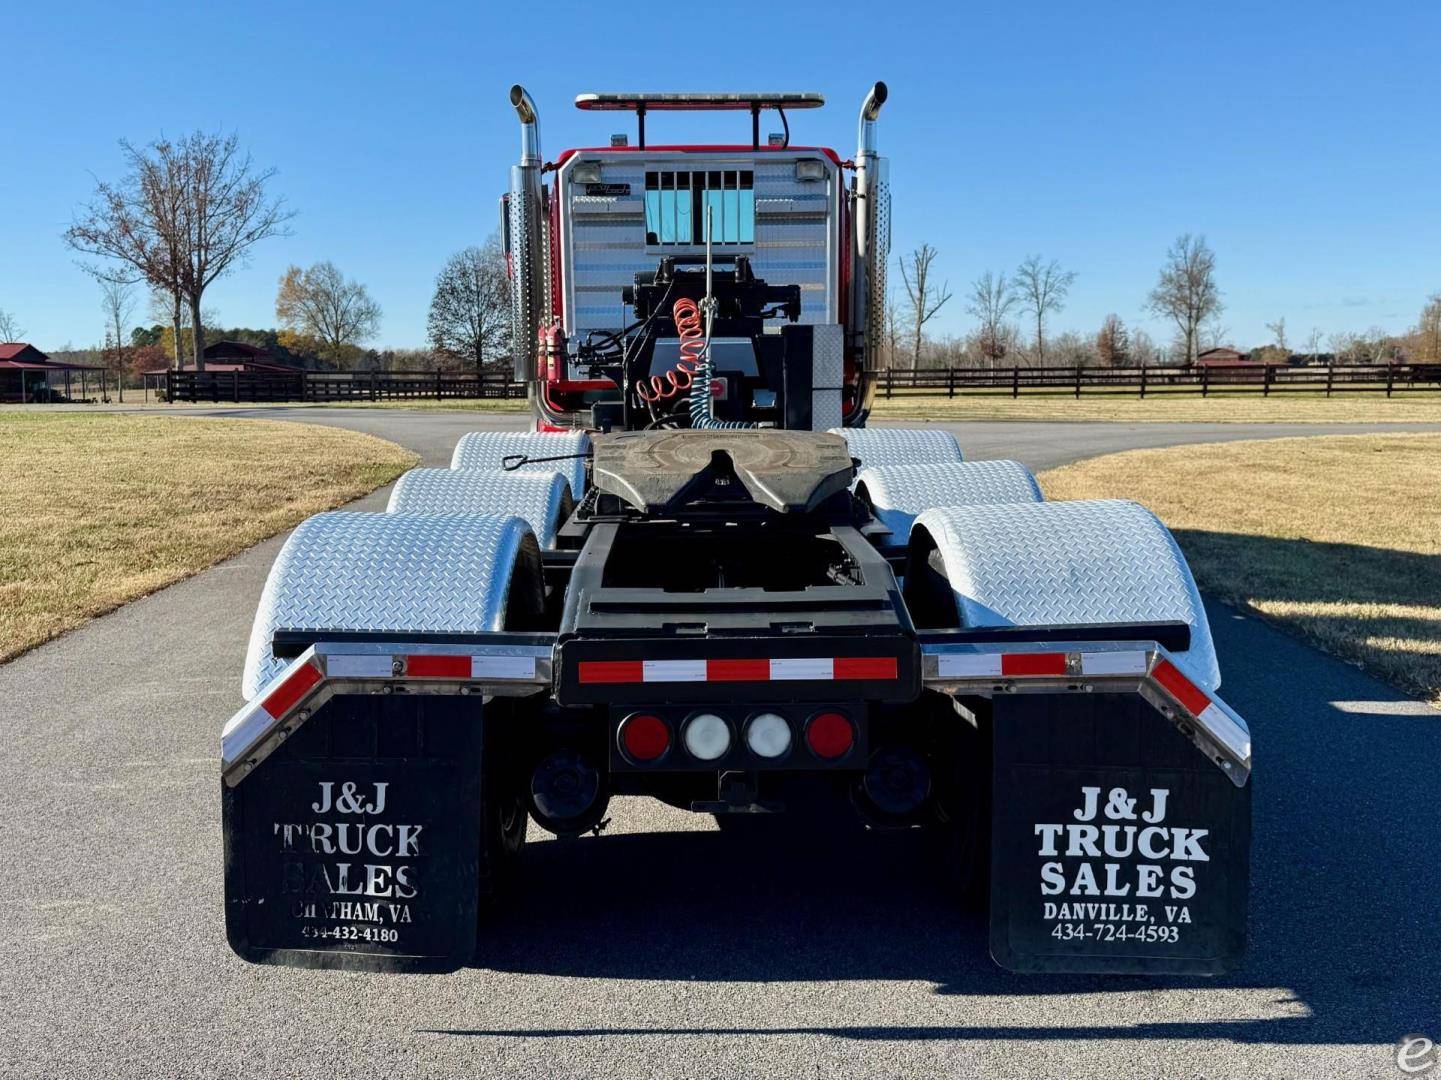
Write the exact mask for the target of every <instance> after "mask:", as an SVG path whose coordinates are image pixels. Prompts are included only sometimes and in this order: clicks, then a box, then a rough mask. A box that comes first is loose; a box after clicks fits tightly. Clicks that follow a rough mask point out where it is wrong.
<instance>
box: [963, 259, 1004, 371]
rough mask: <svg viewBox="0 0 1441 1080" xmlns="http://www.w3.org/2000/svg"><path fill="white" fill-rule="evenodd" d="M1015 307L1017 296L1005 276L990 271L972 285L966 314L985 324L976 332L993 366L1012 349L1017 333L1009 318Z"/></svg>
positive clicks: (978, 341)
mask: <svg viewBox="0 0 1441 1080" xmlns="http://www.w3.org/2000/svg"><path fill="white" fill-rule="evenodd" d="M1015 306H1016V294H1015V291H1014V289H1013V288H1012V286H1011V281H1010V279H1009V278H1007V277H1006V275H1005V274H993V273H992V272H991V271H989V270H987V271H986V272H985V273H984V274H982V275H981V276H980V277H978V278H976V280H975V281H973V282H971V293H970V298H969V299H968V301H967V303H966V311H967V312H969V313H970V314H971V315H972V316H974V317H975V318H976V319H977V320H978V321H979V322H980V324H981V325H980V327H979V328H978V329H977V331H976V345H977V348H978V349H979V351H980V353H981V355H982V356H983V357H984V358H985V359H986V361H987V363H989V364H990V365H991V366H992V367H994V366H995V364H996V363H997V361H999V360H1000V359H1002V358H1003V357H1004V356H1005V355H1006V352H1007V350H1008V349H1009V347H1010V346H1009V343H1010V340H1011V338H1012V337H1013V336H1014V332H1013V329H1012V328H1011V327H1010V326H1008V325H1007V323H1006V317H1007V316H1008V315H1010V313H1011V311H1012V310H1013V309H1014V308H1015Z"/></svg>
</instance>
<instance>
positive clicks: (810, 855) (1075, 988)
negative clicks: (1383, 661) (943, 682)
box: [0, 409, 1441, 1080]
mask: <svg viewBox="0 0 1441 1080" xmlns="http://www.w3.org/2000/svg"><path fill="white" fill-rule="evenodd" d="M228 411H231V412H233V410H228ZM333 412H334V413H335V414H339V415H331V412H330V411H326V410H314V409H309V410H295V413H296V418H297V419H304V420H314V421H319V422H339V423H342V424H344V425H345V426H347V427H357V428H362V429H364V430H374V431H376V432H377V433H379V434H386V435H388V436H389V437H391V438H394V439H396V440H397V441H400V442H403V443H406V444H407V445H411V446H414V447H415V448H416V449H417V450H418V451H420V452H421V453H422V454H423V455H424V456H425V458H426V460H427V462H428V463H435V464H443V463H445V462H446V461H447V460H448V458H449V447H450V445H451V444H452V443H453V441H454V439H455V437H456V436H457V435H458V434H459V433H460V432H462V431H465V430H470V429H472V428H474V427H477V426H481V425H478V424H477V423H475V422H474V419H473V418H469V417H465V416H463V415H460V414H452V413H399V412H396V413H390V412H387V413H373V412H366V411H356V410H334V411H333ZM193 414H194V410H187V415H193ZM264 415H266V416H271V417H273V416H276V415H277V410H270V409H267V410H264ZM515 422H516V420H515V418H514V417H494V416H488V417H485V418H483V419H482V424H485V425H497V426H506V425H508V424H513V423H515ZM956 427H957V428H958V430H960V432H961V434H962V440H963V444H964V445H965V446H966V447H967V449H968V450H969V451H971V452H972V454H973V455H974V456H978V457H979V456H999V455H1000V454H1002V453H1009V454H1013V455H1014V456H1017V457H1020V458H1021V459H1022V460H1024V461H1027V462H1028V463H1029V464H1031V465H1033V466H1036V467H1041V466H1046V465H1051V464H1056V463H1059V462H1060V461H1064V460H1069V459H1071V458H1075V457H1082V456H1087V455H1088V454H1092V453H1098V452H1104V451H1106V450H1111V449H1118V448H1121V447H1124V446H1128V445H1154V444H1157V443H1163V442H1167V441H1185V440H1188V439H1193V438H1204V437H1255V435H1256V434H1258V433H1259V434H1266V435H1283V434H1291V433H1295V432H1293V431H1290V430H1287V429H1282V428H1278V427H1276V426H1272V425H1264V426H1263V427H1262V428H1260V429H1257V430H1250V429H1248V430H1246V431H1245V432H1244V433H1242V432H1233V431H1232V430H1231V429H1229V428H1228V429H1225V430H1220V429H1216V428H1211V429H1210V430H1202V429H1203V428H1204V427H1206V426H1204V425H1175V426H1172V425H1156V424H1146V425H1135V426H1134V427H1122V426H1119V425H1116V426H1112V425H1100V424H1094V425H1093V424H1051V425H1047V424H962V425H956ZM1325 430H1335V429H1334V428H1327V429H1325ZM1387 430H1395V429H1394V428H1391V427H1388V428H1387ZM362 505H368V506H373V507H377V508H378V507H379V506H381V505H383V501H382V496H381V495H373V496H370V497H369V498H368V499H366V500H364V501H363V502H362ZM279 546H280V540H279V539H275V540H271V541H267V542H266V543H263V544H261V545H259V546H258V547H256V548H254V549H252V550H250V551H248V552H245V553H244V554H242V555H240V556H238V557H236V558H234V559H231V560H229V561H228V562H226V563H223V564H221V565H219V566H217V567H215V568H214V569H212V570H210V571H208V572H206V573H204V574H202V575H200V576H198V577H196V578H193V579H191V580H189V581H186V582H183V583H181V584H179V585H176V586H174V587H172V588H170V589H167V590H165V591H163V592H161V593H158V594H156V595H155V596H152V597H149V598H147V599H145V600H141V601H139V602H137V603H134V604H131V605H129V606H128V607H126V608H123V609H121V610H120V611H118V612H116V613H114V614H113V615H110V616H107V617H105V618H103V619H99V620H97V621H95V622H94V623H91V624H90V625H89V626H87V627H85V628H83V629H82V630H80V631H77V632H76V633H73V634H71V635H69V636H67V637H65V638H63V639H61V640H59V641H56V642H53V643H51V644H50V645H47V646H44V647H42V648H40V649H37V650H35V651H34V652H32V653H30V654H28V655H26V656H23V657H21V658H19V659H18V660H15V661H13V662H11V663H9V664H7V665H4V666H0V733H3V737H4V746H3V750H0V912H3V919H0V962H3V970H0V1076H6V1077H9V1076H14V1077H50V1076H79V1077H86V1078H87V1080H95V1078H98V1077H119V1076H127V1077H128V1076H135V1077H172V1076H207V1077H208V1076H220V1075H224V1076H241V1075H245V1076H295V1077H323V1078H327V1080H328V1078H331V1077H340V1076H346V1077H349V1076H355V1077H366V1078H372V1080H373V1078H378V1077H389V1076H409V1075H424V1076H484V1075H525V1076H534V1075H547V1076H550V1075H555V1076H587V1077H589V1076H597V1075H607V1076H610V1075H614V1076H634V1077H644V1076H657V1075H683V1076H727V1077H730V1076H759V1075H768V1076H769V1075H774V1076H797V1075H815V1076H831V1075H837V1076H853V1075H856V1076H858V1075H866V1076H897V1077H899V1076H906V1077H915V1076H932V1075H942V1076H952V1075H970V1074H978V1073H981V1072H984V1073H986V1074H987V1075H991V1076H1025V1077H1033V1076H1051V1075H1065V1076H1097V1077H1114V1076H1122V1075H1165V1076H1186V1077H1192V1076H1206V1077H1217V1076H1232V1075H1241V1074H1245V1075H1248V1076H1277V1077H1280V1076H1286V1077H1293V1076H1305V1077H1318V1076H1324V1077H1330V1076H1337V1077H1339V1076H1347V1077H1349V1076H1377V1077H1385V1076H1396V1075H1399V1073H1398V1070H1397V1069H1396V1068H1395V1066H1394V1064H1393V1058H1392V1055H1393V1053H1394V1043H1395V1041H1396V1040H1397V1039H1398V1038H1399V1037H1400V1036H1402V1035H1403V1034H1406V1033H1410V1032H1425V1033H1428V1034H1430V1035H1431V1036H1432V1037H1441V979H1438V976H1441V938H1438V935H1437V932H1436V923H1435V916H1434V911H1435V903H1436V899H1435V898H1436V892H1437V883H1438V876H1437V867H1438V866H1441V810H1438V801H1437V798H1436V781H1435V768H1436V764H1435V763H1436V762H1437V761H1441V724H1438V720H1441V713H1437V712H1435V711H1433V710H1431V709H1429V708H1427V707H1425V706H1423V705H1419V704H1417V703H1415V702H1412V701H1408V700H1406V699H1405V698H1404V697H1402V696H1401V695H1399V694H1397V693H1396V692H1395V691H1392V690H1390V689H1388V688H1387V687H1385V686H1383V685H1381V684H1379V683H1377V682H1375V681H1374V680H1371V679H1369V678H1367V677H1365V676H1363V675H1361V674H1360V673H1358V672H1356V671H1355V670H1353V669H1351V668H1349V667H1347V666H1346V665H1343V664H1340V663H1337V662H1335V661H1333V660H1330V659H1329V658H1327V657H1325V656H1323V655H1321V654H1319V653H1317V652H1315V651H1314V650H1312V649H1310V648H1308V647H1306V646H1304V645H1302V644H1299V643H1298V642H1296V641H1294V640H1292V639H1290V638H1288V637H1286V636H1284V635H1282V634H1280V633H1278V632H1276V631H1274V630H1272V629H1270V628H1269V627H1267V626H1266V625H1264V624H1262V623H1259V622H1257V621H1255V620H1252V619H1247V618H1242V617H1240V616H1237V615H1236V614H1234V613H1233V612H1230V611H1228V610H1226V609H1221V608H1213V609H1212V611H1211V618H1212V625H1213V627H1214V630H1215V634H1216V642H1217V648H1218V652H1219V654H1220V659H1221V664H1222V669H1223V670H1224V671H1225V672H1226V683H1225V686H1224V689H1223V692H1224V694H1225V696H1226V698H1227V700H1228V701H1229V702H1230V703H1231V704H1232V705H1233V706H1235V707H1236V708H1237V709H1238V710H1239V711H1240V712H1241V714H1242V715H1243V716H1245V717H1246V718H1247V719H1248V720H1249V721H1250V723H1251V726H1252V729H1253V733H1254V737H1255V743H1256V747H1257V758H1256V772H1255V779H1254V783H1255V788H1254V799H1255V802H1254V807H1255V834H1254V854H1253V892H1252V906H1251V916H1252V918H1251V935H1252V944H1251V951H1250V953H1249V955H1248V958H1247V961H1246V965H1245V968H1244V970H1243V971H1242V972H1241V973H1240V974H1238V975H1236V976H1232V977H1227V978H1222V979H1214V980H1182V979H1160V978H1121V979H1111V980H1106V979H1098V978H1093V977H1076V976H1071V977H1043V978H1037V977H1019V976H1013V975H1009V974H1007V973H1005V972H1003V971H1001V970H999V969H998V968H996V967H995V966H994V965H993V964H992V962H991V961H990V959H989V957H988V956H987V952H986V940H985V933H984V928H983V926H982V925H981V923H980V921H979V920H978V919H977V918H976V917H975V916H974V915H967V914H965V913H962V912H959V911H957V910H956V909H955V908H953V907H952V906H951V905H950V903H949V902H948V900H947V899H946V897H945V896H944V895H943V894H942V893H940V892H939V891H938V890H937V888H936V887H935V886H934V885H933V884H932V883H931V880H930V878H929V876H928V874H927V872H926V871H925V869H924V867H923V865H922V859H921V854H920V851H919V850H918V846H917V844H916V842H915V839H916V838H915V837H914V836H912V835H910V834H866V835H865V836H863V837H862V838H861V839H860V840H859V841H855V840H848V841H846V842H845V844H844V850H841V849H840V848H841V845H840V844H839V843H838V842H836V841H831V840H827V839H824V838H820V839H805V840H796V839H793V838H787V837H786V836H785V835H780V836H777V837H776V838H775V839H774V840H773V841H771V842H766V843H736V842H735V841H734V840H733V839H732V838H731V837H728V836H722V835H721V834H720V833H718V832H716V831H715V830H714V827H713V826H712V825H711V823H710V822H709V820H708V819H705V818H701V817H698V816H693V815H689V814H684V813H681V812H679V811H673V810H670V809H667V808H664V807H661V806H659V805H652V804H650V803H649V802H646V801H642V800H625V801H623V802H621V803H619V804H617V805H616V806H615V807H614V810H615V815H614V823H613V824H612V826H611V828H610V829H609V830H608V831H607V832H605V833H604V834H603V835H601V836H600V837H597V838H586V839H584V840H581V841H577V842H574V843H569V844H563V843H560V842H557V841H554V840H549V839H539V840H535V841H534V842H532V843H530V844H529V845H527V848H526V850H525V852H524V859H523V862H524V873H525V880H524V883H523V885H522V887H521V891H520V894H519V895H518V896H517V897H516V898H515V899H514V901H513V902H512V903H511V904H510V905H509V906H508V907H507V908H506V909H504V910H503V911H502V912H501V913H500V915H499V917H498V918H497V920H496V921H495V922H494V923H493V924H492V926H491V928H490V930H489V932H488V933H487V934H486V935H485V937H484V940H483V941H482V946H481V953H480V958H479V965H480V966H477V967H474V968H471V969H467V970H466V971H464V972H462V973H460V974H457V975H453V976H443V977H426V976H409V977H406V976H386V975H365V974H333V973H325V974H323V973H314V972H305V971H291V970H285V969H275V968H261V967H251V966H248V965H246V964H244V963H242V962H241V961H240V960H238V959H236V958H235V957H234V956H233V955H232V954H231V953H230V951H229V949H228V948H227V946H226V944H225V937H224V927H223V919H222V912H221V892H220V870H221V854H220V838H219V798H218V795H219V778H218V774H217V769H216V756H217V741H218V732H219V727H220V725H221V723H223V721H224V720H225V718H227V717H228V716H229V715H230V713H231V712H232V711H233V710H234V708H235V707H236V706H237V704H238V686H239V679H240V669H241V664H242V661H243V653H244V644H245V639H246V636H247V634H248V631H249V625H250V618H251V614H252V611H253V608H254V603H255V599H256V597H257V595H258V593H259V591H260V587H261V584H262V582H263V580H264V577H265V574H266V571H267V570H268V568H269V565H270V562H271V560H272V559H273V558H274V556H275V553H276V552H277V551H278V549H279Z"/></svg>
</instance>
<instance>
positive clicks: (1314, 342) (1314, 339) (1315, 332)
mask: <svg viewBox="0 0 1441 1080" xmlns="http://www.w3.org/2000/svg"><path fill="white" fill-rule="evenodd" d="M1306 352H1307V353H1308V354H1310V357H1311V363H1313V364H1314V363H1315V362H1316V361H1317V360H1318V359H1319V358H1320V356H1321V331H1320V330H1319V329H1318V328H1317V327H1314V326H1313V327H1311V333H1310V334H1308V335H1307V336H1306Z"/></svg>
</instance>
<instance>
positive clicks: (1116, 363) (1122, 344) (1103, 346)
mask: <svg viewBox="0 0 1441 1080" xmlns="http://www.w3.org/2000/svg"><path fill="white" fill-rule="evenodd" d="M1096 356H1097V358H1098V359H1099V360H1100V362H1101V365H1102V366H1103V367H1125V366H1126V365H1127V364H1129V363H1130V362H1131V334H1130V332H1129V331H1128V330H1127V329H1126V324H1125V323H1123V322H1122V321H1121V317H1120V316H1119V315H1107V316H1106V321H1105V322H1103V323H1102V324H1101V332H1100V333H1099V334H1097V335H1096Z"/></svg>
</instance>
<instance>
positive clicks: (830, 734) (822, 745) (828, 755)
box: [806, 712, 856, 761]
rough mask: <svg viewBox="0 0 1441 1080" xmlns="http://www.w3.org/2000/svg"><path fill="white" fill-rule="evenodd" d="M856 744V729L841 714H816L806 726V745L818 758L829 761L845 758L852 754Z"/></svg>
mask: <svg viewBox="0 0 1441 1080" xmlns="http://www.w3.org/2000/svg"><path fill="white" fill-rule="evenodd" d="M855 742H856V729H855V727H854V726H852V724H851V722H850V719H849V718H848V717H846V716H844V715H842V714H841V713H838V712H823V713H816V715H815V716H813V717H811V719H810V723H808V724H806V745H807V746H809V747H810V748H811V753H813V754H815V756H816V757H818V758H825V759H826V760H827V761H835V760H836V759H837V758H843V757H845V756H846V755H847V754H849V753H850V752H851V747H852V746H854V745H855Z"/></svg>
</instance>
